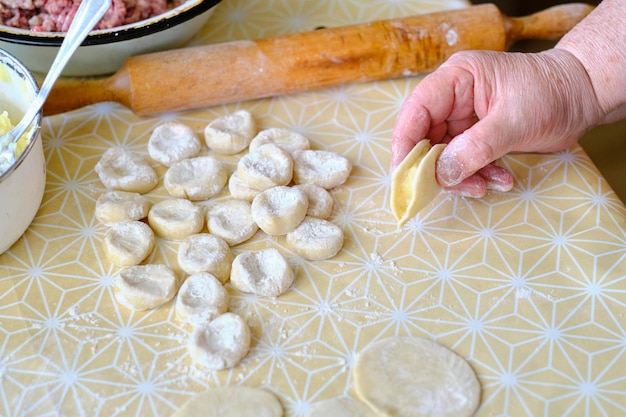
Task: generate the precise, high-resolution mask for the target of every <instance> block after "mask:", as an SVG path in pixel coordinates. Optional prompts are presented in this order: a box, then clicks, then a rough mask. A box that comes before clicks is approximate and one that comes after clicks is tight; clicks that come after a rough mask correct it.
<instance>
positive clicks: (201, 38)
mask: <svg viewBox="0 0 626 417" xmlns="http://www.w3.org/2000/svg"><path fill="white" fill-rule="evenodd" d="M465 5H466V3H465V2H462V1H447V2H441V1H439V0H432V1H425V0H424V1H417V0H410V1H396V2H387V1H382V0H380V1H374V0H371V1H367V2H361V1H356V0H350V1H346V0H343V1H339V0H337V1H333V0H329V1H325V2H315V1H296V0H268V1H264V2H248V1H245V0H227V1H224V2H222V3H221V4H220V5H219V6H218V7H217V9H216V11H215V14H214V15H213V16H212V18H211V19H210V21H209V23H208V24H207V25H206V27H205V28H204V29H203V30H202V32H201V33H199V34H198V37H197V39H196V40H195V41H194V43H198V44H200V43H207V42H219V41H226V40H232V39H245V38H257V37H264V36H270V35H275V34H281V33H287V32H295V31H302V30H310V29H313V28H315V27H318V26H336V25H340V24H347V23H354V22H361V21H368V20H374V19H379V18H387V17H395V16H405V15H408V14H413V13H421V12H427V11H432V10H436V9H438V8H442V7H463V6H465ZM418 81H419V80H418V79H417V78H409V79H401V80H395V81H385V82H376V83H367V84H358V85H348V86H342V87H337V88H329V89H325V90H320V91H316V92H311V93H306V94H294V95H290V96H285V97H277V98H271V99H264V100H256V101H250V102H245V103H238V104H233V105H228V106H216V107H213V108H209V109H202V110H198V111H190V112H181V113H170V114H165V115H161V116H159V117H146V118H140V117H137V116H135V115H133V114H132V113H131V112H130V111H128V110H127V109H125V108H123V107H121V106H119V105H115V104H111V103H102V104H98V105H94V106H90V107H87V108H83V109H80V110H77V111H74V112H71V113H67V114H63V115H58V116H53V117H48V118H46V119H45V120H44V126H43V138H44V148H45V152H46V158H47V166H48V178H47V187H46V192H45V197H44V201H43V204H42V206H41V209H40V211H39V213H38V215H37V217H36V218H35V220H34V222H33V223H32V225H31V227H30V228H29V230H28V231H27V233H26V234H25V235H24V237H23V238H22V239H20V240H19V241H18V242H17V243H16V244H15V245H14V246H13V248H12V249H11V250H10V251H8V252H7V253H5V254H3V255H1V256H0V386H1V387H2V389H0V415H3V416H34V415H57V414H60V415H65V416H82V415H88V416H100V415H102V416H104V415H106V416H113V415H118V416H147V415H150V416H167V415H170V414H172V412H173V411H174V410H175V409H177V407H179V406H180V405H181V404H182V403H183V402H184V401H186V400H187V399H188V398H190V396H192V395H193V394H194V393H196V392H198V391H201V390H204V389H207V388H209V387H213V386H218V385H247V386H253V387H262V388H265V389H268V390H270V391H272V392H274V393H275V394H276V395H277V396H278V397H279V398H280V400H281V402H282V404H283V405H284V408H285V414H286V415H287V416H303V415H305V413H306V412H307V410H309V409H310V407H311V406H312V405H314V404H315V403H316V402H318V401H320V400H322V399H326V398H331V397H336V396H345V395H351V394H352V380H351V367H352V364H353V362H354V359H355V356H356V355H357V354H358V352H359V351H360V350H361V349H362V348H363V347H364V346H366V345H368V344H369V343H371V342H373V341H375V340H379V339H381V338H385V337H389V336H394V335H415V336H423V337H427V338H432V339H434V340H436V341H438V342H439V343H441V344H443V345H445V346H447V347H449V348H451V349H453V350H454V351H455V352H457V353H458V354H459V355H461V356H463V357H464V358H466V359H467V360H468V361H469V363H470V364H471V366H472V367H473V368H474V369H475V371H476V372H477V374H478V376H479V378H480V381H481V384H482V389H483V391H482V405H481V408H480V409H479V412H478V413H477V414H478V415H479V416H498V415H516V416H533V417H536V416H539V415H545V416H555V415H562V416H565V415H568V416H582V415H597V416H601V415H611V416H614V415H624V414H625V413H626V395H625V394H626V373H625V371H624V369H623V367H622V366H621V364H623V363H624V360H626V358H625V352H626V328H625V326H624V317H623V316H624V314H626V290H625V289H624V280H625V278H626V260H625V257H626V250H625V249H626V216H625V215H626V209H625V208H624V205H623V204H622V202H621V201H620V200H619V199H618V198H617V197H616V195H615V194H614V192H613V191H612V190H611V189H610V187H609V186H608V185H607V182H606V181H605V180H604V178H603V177H602V176H601V175H600V174H599V172H598V170H597V169H596V167H595V166H594V164H593V163H592V162H591V160H590V159H589V157H588V156H587V155H586V154H585V153H584V152H583V150H582V149H581V148H580V147H578V146H575V147H573V148H572V149H569V150H567V151H564V152H561V153H557V154H549V155H527V154H519V155H514V156H507V157H505V158H504V159H503V160H502V161H501V162H502V164H503V165H504V166H506V167H508V168H509V169H510V170H511V171H512V172H513V173H514V175H515V179H516V182H515V188H514V189H513V191H512V192H510V193H506V194H489V195H488V196H486V197H485V198H483V199H479V200H474V199H464V198H458V197H453V196H449V195H447V194H441V195H440V196H439V197H438V198H437V199H436V200H435V201H434V202H433V203H432V204H431V205H430V206H428V207H427V208H426V209H425V210H424V211H423V212H422V213H421V214H420V215H419V216H418V217H417V218H415V219H413V220H411V221H410V222H409V223H408V224H407V225H406V226H405V227H403V228H402V229H397V228H396V224H395V222H394V218H393V216H392V214H391V212H390V210H389V208H388V206H389V182H390V176H389V169H388V167H389V151H388V148H389V138H390V135H391V130H392V127H393V123H394V119H395V115H396V114H397V111H398V109H399V106H400V105H401V103H402V100H403V98H404V97H406V95H407V94H408V93H409V91H410V90H411V89H412V88H413V87H414V86H415V84H416V83H417V82H418ZM239 108H241V109H247V110H249V111H250V112H251V113H252V114H253V115H254V117H255V119H256V121H257V123H258V125H259V127H260V128H267V127H286V128H290V129H294V130H296V131H298V132H300V133H303V134H305V135H306V136H307V137H309V138H310V139H311V141H312V143H313V147H314V148H316V149H327V150H331V151H334V152H339V153H341V154H344V155H346V156H347V157H349V158H350V159H351V160H352V161H353V163H354V170H353V173H352V175H351V177H350V179H349V180H348V182H347V183H346V184H345V185H343V186H340V187H338V188H336V189H334V190H333V191H332V195H333V197H334V200H335V208H334V210H333V214H332V217H331V220H332V221H333V222H335V223H336V224H338V225H340V226H341V227H342V228H343V229H344V231H345V234H346V241H345V246H344V248H343V250H342V251H341V252H340V253H339V255H338V256H336V257H334V258H333V259H330V260H328V261H318V262H307V261H304V260H302V259H301V258H299V257H298V256H296V255H294V254H292V253H291V252H290V251H289V250H288V249H287V248H286V247H285V246H284V240H283V239H282V238H275V237H269V236H266V235H264V234H263V233H259V234H257V235H256V236H255V237H254V238H253V239H252V240H251V241H249V242H247V243H244V244H241V245H239V246H237V247H234V248H233V251H234V252H235V253H241V252H242V251H245V250H250V249H255V248H263V247H276V248H278V249H279V250H281V252H283V253H284V254H285V256H286V257H287V258H288V259H289V261H290V263H291V264H292V265H293V267H294V269H295V271H296V282H295V284H294V286H293V288H292V289H290V290H289V291H288V292H287V293H286V294H284V295H282V296H281V297H279V298H278V299H266V298H262V297H255V296H251V295H245V294H240V293H237V292H236V291H235V290H233V289H231V288H229V291H230V292H231V294H232V305H231V310H232V311H235V312H237V313H239V314H241V315H242V316H243V317H245V319H246V321H247V322H248V324H249V325H250V327H251V329H252V334H253V343H252V348H251V351H250V354H249V355H248V357H247V358H245V360H244V361H243V362H242V363H241V364H240V365H239V366H237V367H235V368H233V369H230V370H225V371H219V372H207V371H204V370H202V369H198V368H196V367H195V366H194V365H193V364H192V362H191V360H190V358H189V356H188V353H187V349H186V346H185V341H186V340H187V337H188V334H189V331H190V329H189V328H186V327H183V326H181V325H180V323H178V322H177V321H176V319H175V317H174V316H173V310H172V308H171V303H170V304H167V305H165V306H164V307H162V308H158V309H155V310H151V311H147V312H132V311H129V310H128V309H125V308H124V307H121V306H119V305H118V304H117V303H116V301H115V298H114V296H113V288H112V278H113V276H114V275H115V274H116V273H117V272H118V271H119V268H117V267H115V266H112V265H110V264H109V263H108V262H107V261H106V260H105V259H104V258H103V256H102V249H101V242H102V237H103V235H104V232H105V227H104V226H103V225H101V224H99V223H98V221H97V220H96V219H95V217H94V207H95V201H96V199H97V198H98V196H99V195H100V194H101V192H102V191H103V190H104V188H103V186H102V184H101V183H100V181H99V180H98V178H97V176H96V174H95V173H94V170H93V168H94V165H95V164H96V162H97V161H98V159H99V158H100V156H101V155H102V153H103V152H104V151H105V150H106V149H108V148H110V147H112V146H119V147H124V148H126V149H131V150H135V151H140V152H142V153H145V154H147V151H146V143H147V140H148V137H149V135H150V133H151V131H152V129H153V128H154V127H155V126H157V125H158V124H160V123H162V122H163V121H165V120H177V121H180V122H182V123H185V124H188V125H189V126H191V127H193V128H194V129H196V130H197V131H198V132H201V131H202V129H203V128H204V126H205V125H206V124H207V123H208V122H209V121H211V120H212V119H214V118H215V117H218V116H220V115H223V114H226V113H228V112H231V111H233V110H235V109H239ZM223 159H224V160H225V161H226V163H227V164H228V166H229V168H230V169H231V170H232V169H233V168H234V166H235V160H236V158H234V157H228V158H227V157H223ZM155 166H156V164H155ZM157 170H158V172H159V173H160V174H163V172H164V168H163V167H157ZM148 197H149V198H150V200H151V201H152V202H157V201H161V200H162V199H165V198H167V194H166V192H165V191H164V188H163V186H162V183H160V184H159V186H158V187H157V189H155V190H154V191H152V192H150V193H148ZM228 198H229V196H228V195H227V193H223V194H222V195H220V196H219V197H217V198H214V199H212V200H210V201H207V202H204V203H201V204H203V205H207V206H210V205H211V204H213V203H214V202H215V201H223V200H226V199H228ZM177 246H178V244H177V243H176V242H172V241H166V240H163V239H159V240H158V241H157V247H156V249H155V251H154V253H153V254H152V255H151V257H150V258H149V261H150V262H162V263H166V264H168V265H170V266H172V268H174V269H175V270H176V271H177V272H179V273H180V270H179V269H178V266H177V265H176V249H177Z"/></svg>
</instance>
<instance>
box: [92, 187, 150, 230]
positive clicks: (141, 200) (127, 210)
mask: <svg viewBox="0 0 626 417" xmlns="http://www.w3.org/2000/svg"><path fill="white" fill-rule="evenodd" d="M150 205H151V204H150V202H149V201H148V199H147V198H146V197H144V196H143V195H141V194H139V193H129V192H127V191H115V190H110V191H105V192H104V193H102V194H101V195H100V197H98V200H97V201H96V210H95V213H96V219H98V220H99V221H100V222H101V223H102V224H106V225H111V224H113V223H117V222H121V221H124V220H141V219H144V218H146V217H147V216H148V211H149V210H150Z"/></svg>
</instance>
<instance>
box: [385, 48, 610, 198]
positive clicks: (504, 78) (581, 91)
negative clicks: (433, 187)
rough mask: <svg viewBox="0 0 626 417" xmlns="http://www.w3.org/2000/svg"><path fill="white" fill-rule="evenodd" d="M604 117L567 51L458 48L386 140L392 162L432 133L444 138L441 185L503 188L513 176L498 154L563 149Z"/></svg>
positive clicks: (472, 191) (473, 191) (468, 191)
mask: <svg viewBox="0 0 626 417" xmlns="http://www.w3.org/2000/svg"><path fill="white" fill-rule="evenodd" d="M602 117H603V116H602V111H601V110H600V108H599V106H598V101H597V99H596V96H595V94H594V90H593V86H592V85H591V81H590V79H589V76H588V75H587V72H586V70H585V68H584V67H583V66H582V64H581V63H580V62H579V61H578V59H577V58H575V57H574V55H572V54H570V53H569V52H567V51H564V50H558V49H551V50H548V51H544V52H540V53H536V54H523V53H508V52H493V51H467V52H459V53H457V54H455V55H453V56H452V57H451V58H450V59H449V60H448V61H446V62H445V63H444V64H443V65H442V66H441V67H440V68H439V69H437V70H436V71H435V72H433V73H431V74H429V75H428V76H426V77H425V78H424V79H423V80H422V81H421V82H420V83H419V84H418V85H417V87H416V88H415V89H414V91H413V92H412V93H411V94H410V96H409V97H408V98H407V99H406V101H405V102H404V104H403V106H402V108H401V110H400V113H399V115H398V118H397V121H396V126H395V128H394V131H393V137H392V141H391V155H392V168H395V167H396V166H397V165H398V164H399V163H400V162H401V161H402V160H403V159H404V157H405V156H406V155H407V154H408V153H409V152H410V150H411V149H412V148H413V146H415V144H416V143H417V142H419V141H420V140H421V139H424V138H429V139H430V141H431V142H432V143H433V144H435V143H441V142H444V143H448V145H447V146H446V148H445V149H444V151H443V153H442V154H441V156H440V157H439V160H438V162H437V166H436V175H437V181H438V182H439V184H440V185H441V186H442V187H444V188H445V189H447V190H448V191H450V192H453V193H456V194H461V195H465V196H471V197H481V196H483V195H484V194H485V193H486V191H487V190H488V189H492V190H496V191H508V190H509V189H511V188H512V186H513V177H512V175H511V174H510V173H509V172H508V171H506V170H505V169H504V168H501V167H498V166H496V165H494V164H493V162H494V161H495V160H497V159H498V158H500V157H501V156H503V155H505V154H507V153H509V152H554V151H558V150H562V149H565V148H567V147H569V146H571V145H572V144H574V143H575V142H576V141H577V140H578V139H579V138H580V137H581V136H582V135H583V134H584V133H585V132H586V131H587V130H588V129H589V128H590V127H592V126H593V125H595V124H597V123H598V122H600V120H601V118H602Z"/></svg>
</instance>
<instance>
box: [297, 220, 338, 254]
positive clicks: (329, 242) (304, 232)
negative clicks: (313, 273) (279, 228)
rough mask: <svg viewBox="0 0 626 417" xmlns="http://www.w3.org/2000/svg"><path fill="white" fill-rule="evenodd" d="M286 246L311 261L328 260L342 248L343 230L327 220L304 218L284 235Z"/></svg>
mask: <svg viewBox="0 0 626 417" xmlns="http://www.w3.org/2000/svg"><path fill="white" fill-rule="evenodd" d="M285 240H286V242H287V246H289V248H290V249H291V250H292V251H294V252H295V253H297V254H298V255H300V256H302V257H303V258H304V259H308V260H311V261H320V260H323V259H329V258H332V257H333V256H335V255H337V253H338V252H339V251H340V250H341V248H342V247H343V240H344V235H343V230H342V229H341V228H340V227H339V226H337V225H336V224H334V223H331V222H329V221H328V220H324V219H318V218H317V217H309V216H307V217H305V218H304V220H303V221H302V222H301V223H300V224H299V225H298V226H297V227H296V228H295V229H293V230H292V231H291V232H289V233H287V234H286V239H285Z"/></svg>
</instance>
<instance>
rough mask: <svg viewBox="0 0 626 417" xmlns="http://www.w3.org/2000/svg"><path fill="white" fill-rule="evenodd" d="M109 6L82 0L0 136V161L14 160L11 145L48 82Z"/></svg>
mask: <svg viewBox="0 0 626 417" xmlns="http://www.w3.org/2000/svg"><path fill="white" fill-rule="evenodd" d="M109 7H111V0H83V1H82V2H81V3H80V6H79V7H78V11H77V12H76V15H75V16H74V19H73V20H72V23H71V25H70V28H69V30H68V31H67V33H66V34H65V38H64V39H63V43H62V44H61V47H60V48H59V52H58V53H57V56H56V57H55V58H54V62H53V63H52V65H51V66H50V70H49V71H48V74H47V75H46V78H45V79H44V81H43V84H42V85H41V88H40V90H39V93H38V94H37V96H36V97H35V99H34V100H33V102H32V103H31V105H30V107H29V108H28V110H27V111H26V114H24V117H22V120H20V122H19V123H18V124H17V126H15V127H14V128H13V129H11V130H10V131H9V132H7V133H6V134H4V135H2V136H0V162H2V159H6V161H7V162H8V164H9V166H10V165H11V164H13V162H15V159H16V157H15V148H16V145H17V141H18V140H19V139H20V138H21V137H22V135H24V133H25V132H26V131H27V130H28V128H29V127H30V125H31V123H32V122H33V119H34V118H35V117H36V116H37V113H39V111H40V110H41V107H42V106H43V104H44V102H45V101H46V98H47V97H48V94H49V93H50V90H51V89H52V86H53V85H54V83H55V82H56V80H57V78H59V75H61V72H62V71H63V68H65V65H66V64H67V62H68V61H69V60H70V58H71V57H72V55H73V54H74V52H75V51H76V49H77V48H78V47H79V46H80V44H81V43H82V42H83V40H85V38H86V37H87V35H88V34H89V32H90V31H91V30H92V29H93V27H94V26H95V25H96V23H98V22H99V21H100V19H101V18H102V16H103V15H104V13H105V12H106V11H107V10H108V9H109Z"/></svg>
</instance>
